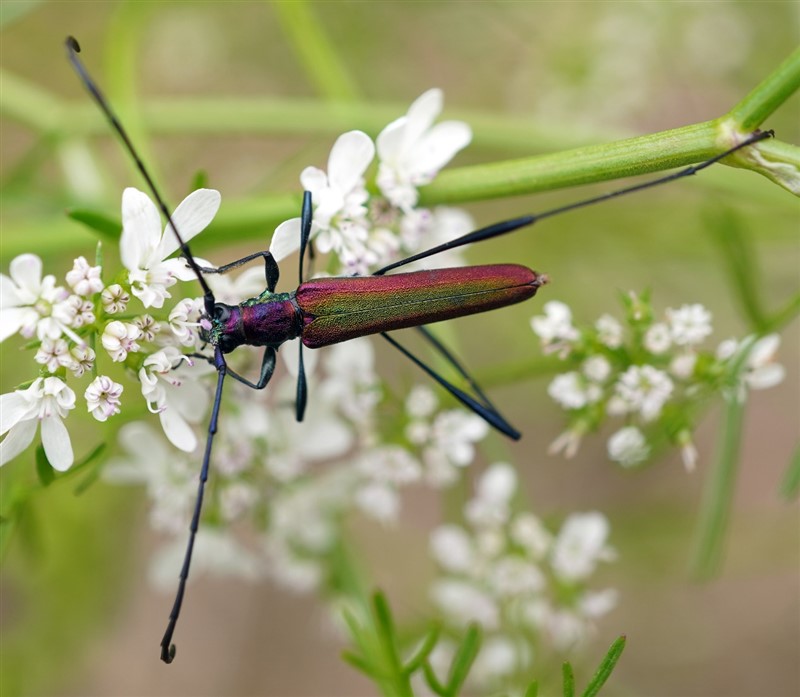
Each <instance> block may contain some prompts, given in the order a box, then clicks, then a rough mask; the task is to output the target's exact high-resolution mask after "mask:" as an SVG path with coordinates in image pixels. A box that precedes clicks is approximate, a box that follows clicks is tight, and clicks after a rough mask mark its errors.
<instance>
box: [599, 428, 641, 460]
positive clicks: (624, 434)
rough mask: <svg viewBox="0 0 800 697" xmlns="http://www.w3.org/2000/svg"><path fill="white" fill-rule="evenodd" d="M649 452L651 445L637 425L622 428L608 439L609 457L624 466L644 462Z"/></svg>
mask: <svg viewBox="0 0 800 697" xmlns="http://www.w3.org/2000/svg"><path fill="white" fill-rule="evenodd" d="M649 454H650V447H649V446H648V445H647V441H646V440H645V437H644V435H643V434H642V432H641V431H640V430H639V429H638V428H636V427H635V426H626V427H625V428H621V429H620V430H619V431H617V432H616V433H615V434H614V435H613V436H611V438H609V439H608V457H609V458H610V459H611V460H613V461H614V462H619V463H620V464H621V465H622V466H623V467H630V466H631V465H635V464H637V463H639V462H642V460H646V459H647V456H648V455H649Z"/></svg>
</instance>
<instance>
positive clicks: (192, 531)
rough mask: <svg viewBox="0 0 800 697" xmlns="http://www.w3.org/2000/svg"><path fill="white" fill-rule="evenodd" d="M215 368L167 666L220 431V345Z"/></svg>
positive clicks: (165, 649)
mask: <svg viewBox="0 0 800 697" xmlns="http://www.w3.org/2000/svg"><path fill="white" fill-rule="evenodd" d="M214 367H215V368H216V369H217V389H216V391H215V392H214V406H213V407H212V408H211V419H210V420H209V422H208V435H207V437H206V450H205V454H204V455H203V467H202V468H201V470H200V479H199V481H198V484H197V497H196V498H195V502H194V513H193V514H192V522H191V525H190V526H189V542H188V543H187V545H186V553H185V554H184V557H183V565H182V566H181V574H180V580H179V581H178V591H177V593H176V594H175V602H174V603H173V604H172V610H171V612H170V613H169V621H168V623H167V631H166V632H164V638H163V639H161V660H162V661H164V663H172V661H173V659H174V658H175V644H173V643H172V635H173V633H174V632H175V625H177V623H178V617H179V616H180V614H181V607H182V606H183V596H184V594H185V593H186V582H187V580H188V579H189V566H190V565H191V562H192V552H193V551H194V543H195V539H196V537H197V529H198V527H199V526H200V511H201V510H202V508H203V496H204V494H205V491H206V481H207V480H208V466H209V463H210V462H211V446H212V445H213V443H214V434H215V433H216V432H217V418H218V417H219V407H220V404H221V403H222V385H223V383H224V382H225V375H226V373H227V366H226V364H225V358H224V357H223V355H222V349H221V348H220V347H219V346H215V347H214Z"/></svg>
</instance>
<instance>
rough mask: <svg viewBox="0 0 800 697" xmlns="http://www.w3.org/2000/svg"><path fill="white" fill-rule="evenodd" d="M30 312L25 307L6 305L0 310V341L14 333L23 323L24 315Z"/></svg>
mask: <svg viewBox="0 0 800 697" xmlns="http://www.w3.org/2000/svg"><path fill="white" fill-rule="evenodd" d="M30 312H31V310H30V308H27V307H7V308H5V309H3V310H0V341H5V340H6V339H8V337H10V336H13V335H14V334H16V333H17V332H18V331H19V330H20V329H21V328H22V326H23V325H24V324H25V317H26V316H27V315H28V314H29V313H30Z"/></svg>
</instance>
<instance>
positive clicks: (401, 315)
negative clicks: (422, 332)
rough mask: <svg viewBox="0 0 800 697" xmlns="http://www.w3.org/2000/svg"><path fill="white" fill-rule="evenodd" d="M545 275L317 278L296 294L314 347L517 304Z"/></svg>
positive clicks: (494, 271) (486, 270) (499, 267)
mask: <svg viewBox="0 0 800 697" xmlns="http://www.w3.org/2000/svg"><path fill="white" fill-rule="evenodd" d="M546 282H547V278H546V277H545V276H541V275H539V274H537V273H536V272H535V271H531V269H529V268H527V267H525V266H519V265H517V264H493V265H487V266H467V267H462V268H453V269H434V270H431V271H413V272H410V273H400V274H395V275H393V276H351V277H347V278H318V279H315V280H311V281H306V282H305V283H301V284H300V287H299V288H298V289H297V291H296V292H295V298H296V301H297V305H298V307H299V308H300V311H301V312H302V314H303V329H302V332H301V337H302V341H303V344H305V345H306V346H308V347H309V348H319V347H320V346H328V345H330V344H336V343H339V342H342V341H347V340H349V339H355V338H356V337H359V336H367V335H369V334H378V333H380V332H387V331H392V330H394V329H404V328H406V327H416V326H420V325H423V324H430V323H432V322H441V321H442V320H446V319H453V318H455V317H464V316H465V315H472V314H476V313H478V312H486V311H487V310H494V309H496V308H498V307H505V306H506V305H513V304H514V303H518V302H522V301H523V300H527V299H528V298H530V297H533V296H534V295H536V291H537V290H538V289H539V287H540V286H542V285H544V284H545V283H546Z"/></svg>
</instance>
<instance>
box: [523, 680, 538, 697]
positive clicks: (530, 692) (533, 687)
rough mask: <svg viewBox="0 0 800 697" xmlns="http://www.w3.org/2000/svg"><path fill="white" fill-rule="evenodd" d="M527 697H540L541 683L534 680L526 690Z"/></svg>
mask: <svg viewBox="0 0 800 697" xmlns="http://www.w3.org/2000/svg"><path fill="white" fill-rule="evenodd" d="M525 697H539V683H538V681H536V680H534V681H533V682H532V683H531V684H530V685H528V687H527V689H526V690H525Z"/></svg>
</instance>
